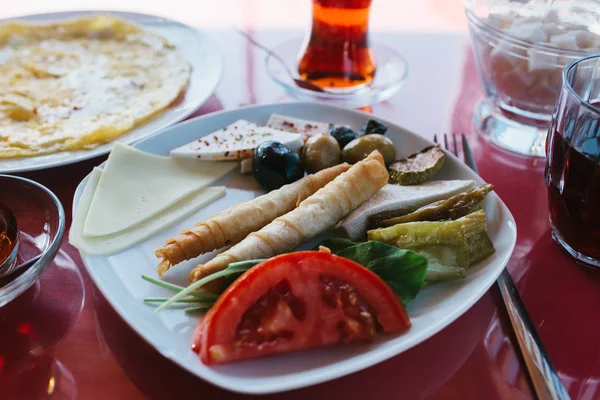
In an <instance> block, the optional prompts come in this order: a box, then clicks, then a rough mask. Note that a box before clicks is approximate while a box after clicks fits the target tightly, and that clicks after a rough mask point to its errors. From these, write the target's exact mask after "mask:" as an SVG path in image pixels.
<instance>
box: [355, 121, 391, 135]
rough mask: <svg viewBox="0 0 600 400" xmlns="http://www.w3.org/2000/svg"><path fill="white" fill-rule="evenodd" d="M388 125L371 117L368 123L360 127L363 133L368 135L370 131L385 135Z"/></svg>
mask: <svg viewBox="0 0 600 400" xmlns="http://www.w3.org/2000/svg"><path fill="white" fill-rule="evenodd" d="M387 130H388V127H387V126H385V125H384V124H382V123H381V122H378V121H375V120H374V119H370V120H368V121H367V123H366V124H364V125H363V127H362V128H361V129H360V133H361V135H368V134H369V133H377V134H379V135H385V133H386V132H387Z"/></svg>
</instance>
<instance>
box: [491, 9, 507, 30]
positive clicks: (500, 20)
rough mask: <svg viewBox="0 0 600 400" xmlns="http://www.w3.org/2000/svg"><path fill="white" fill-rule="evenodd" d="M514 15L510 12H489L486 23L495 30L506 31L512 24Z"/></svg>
mask: <svg viewBox="0 0 600 400" xmlns="http://www.w3.org/2000/svg"><path fill="white" fill-rule="evenodd" d="M513 18H514V13H511V12H491V13H490V14H489V15H488V17H487V19H486V22H487V23H488V24H489V25H491V26H493V27H494V28H497V29H501V30H504V29H507V28H509V27H510V25H511V24H512V23H513Z"/></svg>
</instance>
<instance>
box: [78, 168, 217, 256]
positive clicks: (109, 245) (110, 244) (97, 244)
mask: <svg viewBox="0 0 600 400" xmlns="http://www.w3.org/2000/svg"><path fill="white" fill-rule="evenodd" d="M102 175H103V172H102V170H101V169H100V168H94V170H93V171H92V173H91V175H90V178H89V179H88V182H87V184H86V186H85V188H84V190H83V193H82V194H81V197H80V199H79V204H78V205H77V209H76V210H75V215H73V223H72V224H71V229H70V231H69V243H71V244H72V245H73V246H75V247H77V248H78V249H79V250H80V251H82V252H84V253H87V254H92V255H101V254H111V253H116V252H119V251H122V250H125V249H127V248H129V247H131V246H133V245H135V244H138V243H140V242H142V241H144V240H145V239H147V238H148V237H150V236H152V235H153V234H155V233H156V232H159V231H161V230H163V229H165V228H166V227H168V226H169V225H171V224H173V223H175V222H177V221H179V220H181V219H182V218H185V217H187V216H189V215H191V214H192V213H194V212H196V211H197V210H198V209H200V208H202V207H204V206H206V205H208V204H210V203H211V202H213V201H215V200H216V199H218V198H220V197H223V196H224V195H225V187H223V186H217V187H209V188H205V189H201V190H199V191H197V192H195V193H192V194H190V195H189V196H187V197H184V198H183V199H181V200H179V201H178V202H176V203H175V204H173V205H172V206H171V207H169V208H167V209H166V210H163V211H162V212H160V213H158V214H156V215H154V216H153V217H151V218H149V219H147V220H145V221H144V222H142V223H140V224H138V225H136V226H134V227H131V228H129V229H127V230H124V231H121V232H119V233H117V234H112V235H106V236H100V237H84V236H83V228H84V224H85V221H86V217H87V216H88V214H89V211H90V205H91V203H92V199H93V198H94V197H95V196H94V195H95V193H96V191H97V188H98V184H99V182H100V181H101V177H102Z"/></svg>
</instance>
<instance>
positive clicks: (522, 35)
mask: <svg viewBox="0 0 600 400" xmlns="http://www.w3.org/2000/svg"><path fill="white" fill-rule="evenodd" d="M505 32H506V33H508V34H510V35H512V36H515V37H518V38H519V39H524V40H528V41H530V42H533V43H543V42H546V41H547V40H548V34H547V33H546V32H544V30H543V29H542V27H541V24H540V23H539V21H534V20H529V19H528V20H523V21H522V20H515V21H513V23H512V25H511V26H510V27H509V28H508V29H506V30H505Z"/></svg>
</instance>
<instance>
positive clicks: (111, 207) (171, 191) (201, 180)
mask: <svg viewBox="0 0 600 400" xmlns="http://www.w3.org/2000/svg"><path fill="white" fill-rule="evenodd" d="M236 165H237V163H211V162H203V161H197V160H193V161H192V160H174V159H172V158H170V157H163V156H156V155H152V154H148V153H144V152H142V151H139V150H136V149H134V148H132V147H129V146H126V145H124V144H121V143H116V144H115V146H114V147H113V150H112V152H111V153H110V156H109V157H108V161H107V163H106V165H105V167H104V169H103V172H102V174H101V176H100V180H99V182H98V187H97V188H96V191H95V194H94V197H93V198H92V200H91V204H90V211H89V214H88V216H87V218H86V220H85V224H84V227H83V235H84V236H87V237H93V236H105V235H110V234H114V233H117V232H121V231H124V230H126V229H128V228H130V227H132V226H135V225H137V224H140V223H142V222H144V221H146V220H147V219H149V218H151V217H152V216H154V215H156V214H158V213H159V212H161V211H163V210H165V209H167V208H168V207H170V206H172V205H173V204H175V203H176V202H178V201H179V200H181V199H183V198H184V197H186V196H188V195H190V194H192V193H195V192H198V191H199V190H200V189H202V188H204V187H207V186H209V185H211V184H212V183H214V182H215V181H216V180H218V179H219V178H221V177H223V176H224V175H225V174H227V173H228V172H229V171H231V170H232V169H233V168H235V166H236Z"/></svg>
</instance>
